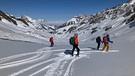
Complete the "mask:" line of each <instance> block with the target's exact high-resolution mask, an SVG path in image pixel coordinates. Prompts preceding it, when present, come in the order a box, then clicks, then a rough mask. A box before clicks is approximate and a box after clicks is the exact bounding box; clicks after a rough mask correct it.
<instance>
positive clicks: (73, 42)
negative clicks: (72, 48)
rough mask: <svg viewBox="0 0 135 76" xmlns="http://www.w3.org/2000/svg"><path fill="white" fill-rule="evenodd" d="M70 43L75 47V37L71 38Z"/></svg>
mask: <svg viewBox="0 0 135 76" xmlns="http://www.w3.org/2000/svg"><path fill="white" fill-rule="evenodd" d="M69 43H70V44H71V45H74V44H75V41H74V37H70V39H69Z"/></svg>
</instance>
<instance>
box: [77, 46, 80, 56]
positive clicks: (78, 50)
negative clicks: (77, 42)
mask: <svg viewBox="0 0 135 76" xmlns="http://www.w3.org/2000/svg"><path fill="white" fill-rule="evenodd" d="M76 49H77V54H76V55H77V56H79V52H80V49H79V48H78V46H76Z"/></svg>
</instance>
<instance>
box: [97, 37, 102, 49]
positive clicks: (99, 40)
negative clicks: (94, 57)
mask: <svg viewBox="0 0 135 76" xmlns="http://www.w3.org/2000/svg"><path fill="white" fill-rule="evenodd" d="M101 42H102V40H101V37H100V36H98V37H97V38H96V43H97V50H99V47H100V44H101Z"/></svg>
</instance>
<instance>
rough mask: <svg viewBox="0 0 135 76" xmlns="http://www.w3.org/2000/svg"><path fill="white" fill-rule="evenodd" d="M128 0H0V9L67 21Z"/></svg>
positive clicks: (38, 17)
mask: <svg viewBox="0 0 135 76" xmlns="http://www.w3.org/2000/svg"><path fill="white" fill-rule="evenodd" d="M127 1H128V0H0V10H2V11H4V12H5V13H10V14H12V15H14V16H16V17H18V16H21V15H27V16H29V17H31V18H34V19H45V20H47V21H59V20H62V21H67V20H69V19H71V18H72V17H74V16H75V15H79V14H85V15H91V14H95V13H97V12H100V11H101V10H103V9H106V8H111V7H113V6H117V5H119V4H122V3H124V2H127Z"/></svg>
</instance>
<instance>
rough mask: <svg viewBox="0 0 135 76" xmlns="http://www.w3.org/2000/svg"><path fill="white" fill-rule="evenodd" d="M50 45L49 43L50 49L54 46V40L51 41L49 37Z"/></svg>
mask: <svg viewBox="0 0 135 76" xmlns="http://www.w3.org/2000/svg"><path fill="white" fill-rule="evenodd" d="M50 43H51V45H50V47H53V46H54V39H53V37H50Z"/></svg>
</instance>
